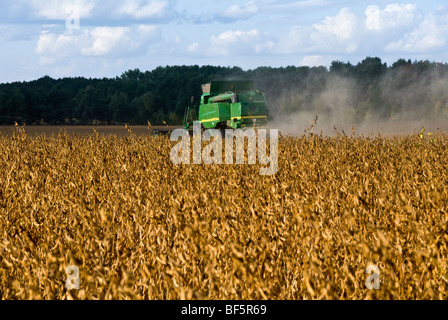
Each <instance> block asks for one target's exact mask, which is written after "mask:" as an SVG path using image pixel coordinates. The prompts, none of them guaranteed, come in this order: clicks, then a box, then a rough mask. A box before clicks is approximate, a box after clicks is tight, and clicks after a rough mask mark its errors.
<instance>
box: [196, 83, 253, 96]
mask: <svg viewBox="0 0 448 320" xmlns="http://www.w3.org/2000/svg"><path fill="white" fill-rule="evenodd" d="M253 89H254V82H253V81H252V80H239V81H212V82H210V83H207V84H203V85H202V93H203V94H210V95H215V94H220V93H224V92H229V91H231V92H239V91H248V90H253Z"/></svg>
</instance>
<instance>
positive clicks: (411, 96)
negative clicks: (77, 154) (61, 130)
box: [0, 57, 448, 125]
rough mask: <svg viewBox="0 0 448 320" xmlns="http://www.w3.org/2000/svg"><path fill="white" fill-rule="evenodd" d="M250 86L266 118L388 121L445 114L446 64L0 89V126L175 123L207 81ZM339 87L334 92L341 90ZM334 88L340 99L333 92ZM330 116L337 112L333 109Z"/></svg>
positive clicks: (180, 72)
mask: <svg viewBox="0 0 448 320" xmlns="http://www.w3.org/2000/svg"><path fill="white" fill-rule="evenodd" d="M230 79H234V80H244V79H251V80H254V81H255V85H256V87H257V89H260V90H261V91H263V92H264V93H265V94H266V99H267V103H268V106H269V111H270V114H272V115H274V116H275V115H279V114H288V113H294V112H300V111H309V112H313V111H315V112H335V109H334V106H335V105H336V106H341V108H342V107H343V108H344V110H346V111H347V110H349V113H350V116H351V117H352V118H353V119H355V120H358V121H362V120H365V119H366V118H367V117H369V116H371V115H375V116H376V117H381V118H384V119H391V118H394V117H396V116H397V115H403V114H408V115H412V117H416V118H418V117H421V116H423V115H424V116H425V117H427V116H432V117H434V118H435V119H440V117H443V116H447V115H448V90H447V89H448V65H447V64H444V63H436V62H430V61H428V60H424V61H411V60H405V59H399V60H397V61H396V62H395V63H393V64H392V65H390V66H388V65H387V64H386V63H383V62H382V60H381V59H380V58H378V57H366V58H365V59H364V60H362V61H361V62H359V63H358V64H355V65H353V64H351V63H350V62H343V61H333V62H332V63H331V65H330V67H329V68H326V67H323V66H321V67H307V66H299V67H296V66H288V67H280V68H273V67H259V68H256V69H253V70H247V71H245V70H243V69H241V68H239V67H218V66H197V65H194V66H166V67H157V68H156V69H154V70H151V71H144V72H143V71H140V70H139V69H134V70H128V71H126V72H124V73H123V74H122V75H121V76H117V77H115V78H102V79H92V78H89V79H87V78H83V77H74V78H62V79H53V78H51V77H49V76H44V77H42V78H40V79H37V80H34V81H28V82H13V83H3V84H0V124H7V125H9V124H13V123H14V122H17V123H20V124H22V123H25V124H27V125H32V124H53V125H61V124H123V123H128V124H135V125H138V124H146V123H147V121H150V123H151V124H153V125H160V124H162V123H163V122H166V123H168V124H172V125H179V124H181V123H182V118H183V114H184V110H185V107H186V106H188V105H190V104H191V98H192V97H194V101H195V102H194V104H196V105H198V103H199V101H200V95H201V85H202V84H204V83H208V82H210V81H212V80H230ZM341 86H342V87H341ZM341 91H344V92H345V95H344V96H341V95H338V93H341ZM336 111H337V110H336Z"/></svg>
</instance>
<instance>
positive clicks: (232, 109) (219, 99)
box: [184, 81, 268, 132]
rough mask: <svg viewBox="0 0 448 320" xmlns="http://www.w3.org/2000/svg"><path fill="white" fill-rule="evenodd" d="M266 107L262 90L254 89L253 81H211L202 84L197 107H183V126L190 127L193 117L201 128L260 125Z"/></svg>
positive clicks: (265, 112) (263, 122) (264, 116)
mask: <svg viewBox="0 0 448 320" xmlns="http://www.w3.org/2000/svg"><path fill="white" fill-rule="evenodd" d="M267 117H268V111H267V107H266V102H265V97H264V93H262V92H260V90H255V89H254V82H253V81H212V82H211V83H208V84H204V85H202V96H201V103H200V105H199V110H198V112H196V108H195V107H194V106H189V107H187V108H186V109H185V114H184V127H185V129H187V130H190V129H191V128H192V127H193V122H194V121H199V122H200V123H201V127H202V128H203V129H211V128H214V129H219V130H220V131H221V132H224V131H225V129H228V128H232V129H238V128H245V127H263V126H266V124H267Z"/></svg>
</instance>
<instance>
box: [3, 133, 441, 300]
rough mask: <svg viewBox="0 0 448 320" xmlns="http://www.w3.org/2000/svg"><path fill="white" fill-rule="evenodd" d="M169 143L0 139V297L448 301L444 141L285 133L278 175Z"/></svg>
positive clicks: (68, 137)
mask: <svg viewBox="0 0 448 320" xmlns="http://www.w3.org/2000/svg"><path fill="white" fill-rule="evenodd" d="M173 144H174V142H171V141H170V139H169V137H168V136H158V137H156V138H154V137H152V136H151V137H145V136H137V135H135V134H130V135H129V136H127V137H122V138H118V137H116V136H101V135H98V134H92V135H90V136H88V137H79V136H76V135H68V134H63V133H61V134H59V135H58V136H50V137H47V136H45V135H39V136H33V137H31V136H27V134H26V132H25V131H24V129H23V128H17V129H16V132H15V133H14V134H13V135H11V136H5V135H0V168H1V171H0V237H1V241H0V298H1V299H282V300H290V299H291V300H292V299H447V298H448V297H447V292H448V274H447V272H448V265H447V259H446V257H447V256H448V252H447V249H448V248H447V243H448V215H447V210H448V209H447V204H448V171H447V168H448V148H447V142H446V137H445V136H444V135H442V134H441V135H439V136H437V137H431V139H430V137H428V136H427V135H421V136H419V135H408V136H404V137H390V138H387V137H381V136H379V135H378V136H368V137H364V136H357V135H352V136H347V135H345V134H343V135H338V136H337V137H323V136H318V135H313V134H311V135H304V136H302V137H293V136H286V137H280V139H279V146H278V150H279V168H278V171H277V173H276V174H275V175H272V176H261V175H259V168H260V166H261V165H258V164H257V165H247V164H245V165H206V164H201V165H184V164H182V165H174V164H172V163H171V161H170V150H171V148H172V146H173ZM369 265H375V266H377V267H378V269H379V271H380V275H379V280H380V288H379V289H373V290H369V289H367V288H366V279H367V277H368V274H366V268H367V267H368V266H369ZM68 266H77V267H78V268H79V272H80V274H79V280H80V283H79V289H71V290H69V289H68V288H67V286H66V279H67V277H68V275H67V273H66V270H67V267H68Z"/></svg>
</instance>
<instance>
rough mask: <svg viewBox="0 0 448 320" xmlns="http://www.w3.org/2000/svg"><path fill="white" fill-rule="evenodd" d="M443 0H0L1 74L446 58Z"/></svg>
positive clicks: (2, 78) (20, 76)
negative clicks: (194, 65)
mask: <svg viewBox="0 0 448 320" xmlns="http://www.w3.org/2000/svg"><path fill="white" fill-rule="evenodd" d="M447 40H448V3H447V2H446V1H428V0H425V1H420V0H418V1H416V0H414V1H409V2H407V1H404V2H395V1H335V0H333V1H332V0H299V1H295V0H216V1H210V0H207V1H206V0H194V1H193V0H110V1H105V0H45V1H43V0H2V1H1V2H0V82H11V81H27V80H33V79H37V78H40V77H42V76H44V75H49V76H52V77H54V78H60V77H75V76H85V77H95V78H101V77H115V76H119V75H121V74H122V73H123V72H124V71H126V70H129V69H134V68H139V69H140V70H143V71H144V70H152V69H154V68H156V67H157V66H165V65H193V64H197V65H220V66H239V67H242V68H243V69H245V70H247V69H253V68H256V67H258V66H272V67H280V66H288V65H294V66H302V65H308V66H316V65H324V66H329V65H330V63H331V61H333V60H341V61H350V62H351V63H353V64H356V63H357V62H359V61H361V60H362V59H363V58H365V57H366V56H378V57H380V58H382V59H383V61H384V62H387V63H388V64H391V63H393V62H394V61H396V60H397V59H398V58H405V59H411V60H421V59H428V60H430V61H437V62H448V57H447V52H448V50H447V49H448V43H447Z"/></svg>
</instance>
